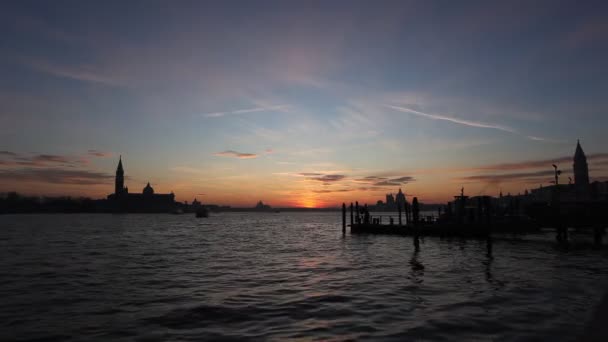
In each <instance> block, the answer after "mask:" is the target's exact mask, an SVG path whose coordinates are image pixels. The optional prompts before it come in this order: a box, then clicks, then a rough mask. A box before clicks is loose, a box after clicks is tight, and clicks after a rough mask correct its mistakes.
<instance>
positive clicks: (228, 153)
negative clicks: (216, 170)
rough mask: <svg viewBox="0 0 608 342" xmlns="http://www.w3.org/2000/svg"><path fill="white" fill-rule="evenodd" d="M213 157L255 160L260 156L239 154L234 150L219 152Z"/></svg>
mask: <svg viewBox="0 0 608 342" xmlns="http://www.w3.org/2000/svg"><path fill="white" fill-rule="evenodd" d="M213 155H214V156H218V157H233V158H239V159H253V158H257V157H258V155H257V154H255V153H242V152H237V151H233V150H227V151H223V152H217V153H214V154H213Z"/></svg>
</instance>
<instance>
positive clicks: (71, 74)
mask: <svg viewBox="0 0 608 342" xmlns="http://www.w3.org/2000/svg"><path fill="white" fill-rule="evenodd" d="M23 62H24V64H26V65H29V66H30V67H31V68H33V69H35V70H38V71H41V72H45V73H47V74H50V75H53V76H57V77H63V78H69V79H73V80H77V81H83V82H91V83H98V84H103V85H108V86H125V85H126V83H125V81H124V80H121V79H119V78H118V77H113V76H111V75H108V73H107V72H104V71H103V70H99V69H98V68H95V67H91V66H73V65H59V64H53V63H51V62H48V61H44V60H35V59H30V58H24V61H23Z"/></svg>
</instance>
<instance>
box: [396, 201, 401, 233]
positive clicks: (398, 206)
mask: <svg viewBox="0 0 608 342" xmlns="http://www.w3.org/2000/svg"><path fill="white" fill-rule="evenodd" d="M397 211H399V226H400V227H401V225H402V224H401V203H399V201H397Z"/></svg>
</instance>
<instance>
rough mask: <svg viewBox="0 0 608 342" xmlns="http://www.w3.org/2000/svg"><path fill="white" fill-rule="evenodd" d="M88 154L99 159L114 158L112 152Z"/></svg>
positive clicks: (89, 152) (97, 151) (96, 151)
mask: <svg viewBox="0 0 608 342" xmlns="http://www.w3.org/2000/svg"><path fill="white" fill-rule="evenodd" d="M87 154H89V155H90V156H93V157H99V158H106V157H111V156H112V153H110V152H103V151H99V150H88V151H87Z"/></svg>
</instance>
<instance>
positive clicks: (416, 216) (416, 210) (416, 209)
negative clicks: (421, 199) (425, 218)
mask: <svg viewBox="0 0 608 342" xmlns="http://www.w3.org/2000/svg"><path fill="white" fill-rule="evenodd" d="M412 219H413V221H414V226H415V227H417V226H418V221H419V220H420V206H419V205H418V197H414V200H412Z"/></svg>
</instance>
